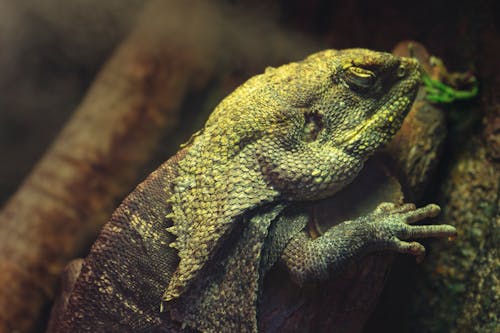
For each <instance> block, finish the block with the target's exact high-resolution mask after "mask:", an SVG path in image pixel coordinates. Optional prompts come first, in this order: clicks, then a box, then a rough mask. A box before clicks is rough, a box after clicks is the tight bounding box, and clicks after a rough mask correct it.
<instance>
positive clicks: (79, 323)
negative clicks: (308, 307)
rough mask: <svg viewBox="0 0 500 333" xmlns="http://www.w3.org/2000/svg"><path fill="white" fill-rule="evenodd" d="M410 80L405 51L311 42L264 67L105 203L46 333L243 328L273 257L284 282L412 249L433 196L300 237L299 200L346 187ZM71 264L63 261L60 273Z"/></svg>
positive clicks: (428, 232) (409, 93)
mask: <svg viewBox="0 0 500 333" xmlns="http://www.w3.org/2000/svg"><path fill="white" fill-rule="evenodd" d="M420 77H421V69H420V66H419V64H418V62H417V61H416V60H413V59H410V58H404V57H401V58H400V57H396V56H393V55H391V54H389V53H383V52H375V51H371V50H366V49H346V50H325V51H322V52H318V53H316V54H313V55H310V56H309V57H307V58H306V59H304V60H302V61H300V62H292V63H290V64H287V65H283V66H281V67H277V68H267V69H266V71H265V72H264V73H263V74H260V75H257V76H255V77H253V78H251V79H249V80H248V81H247V82H246V83H244V84H243V85H241V86H240V87H239V88H237V89H236V90H235V91H234V92H233V93H232V94H230V95H229V96H228V97H227V98H225V99H224V100H223V101H222V102H221V103H220V104H219V105H218V106H217V107H216V108H215V110H214V111H213V113H212V114H211V116H210V117H209V119H208V121H207V123H206V125H205V127H204V128H203V129H202V130H201V131H199V132H197V133H196V134H195V135H193V136H192V138H191V139H190V140H189V142H188V143H187V144H185V145H184V147H183V148H182V149H181V150H180V151H179V152H178V153H177V154H176V155H174V156H173V157H172V158H170V159H169V160H168V161H166V162H165V163H164V164H163V165H161V166H160V167H159V168H158V169H157V170H156V171H154V172H153V173H152V174H151V175H150V176H149V177H148V178H147V179H146V180H145V181H144V182H143V183H141V184H140V185H139V186H138V187H137V188H136V189H135V190H134V191H133V192H132V193H131V194H130V195H129V196H128V197H127V198H126V199H125V200H124V201H123V203H122V204H121V205H120V206H119V207H118V209H117V210H116V211H115V212H114V213H113V215H112V217H111V219H110V221H109V222H108V223H107V224H106V225H105V227H104V229H103V230H102V232H101V234H100V236H99V238H98V239H97V241H96V242H95V243H94V245H93V246H92V249H91V251H90V253H89V255H88V256H87V257H86V258H85V259H84V260H83V261H80V262H78V263H76V264H73V266H71V267H72V268H73V269H72V270H70V271H72V272H73V273H72V274H70V275H69V276H68V278H67V281H68V286H67V290H65V294H64V295H63V298H62V299H61V301H60V303H59V304H58V305H57V307H56V310H55V311H54V313H53V318H52V322H51V324H50V329H49V330H50V331H54V332H142V331H151V332H156V331H158V332H160V331H161V332H163V331H165V332H178V331H203V332H256V331H257V307H258V300H259V290H260V286H261V284H262V280H263V276H265V274H266V272H267V271H268V270H269V269H270V268H271V267H272V266H273V265H274V264H276V263H277V262H281V263H284V264H285V266H286V267H287V269H288V270H289V272H290V276H291V278H292V279H293V280H295V281H296V282H297V283H298V285H300V284H302V283H305V282H307V281H315V280H318V279H327V278H328V277H329V276H330V275H331V274H335V273H336V272H339V271H340V270H341V269H342V267H344V266H345V265H346V264H347V263H349V262H351V261H354V260H356V259H357V258H359V257H361V256H363V255H365V254H367V253H370V252H374V251H394V252H400V253H410V254H413V255H415V256H417V257H421V256H422V255H423V253H424V251H425V249H424V248H423V246H422V245H421V244H419V243H417V242H414V241H411V239H414V238H421V237H448V236H453V235H454V234H455V233H456V230H455V228H453V227H452V226H449V225H425V226H413V225H411V223H414V222H416V221H419V220H422V219H424V218H427V217H434V216H436V215H437V214H438V213H439V207H438V206H436V205H432V204H431V205H427V206H425V207H423V208H419V209H416V208H415V206H414V205H412V204H404V205H395V204H389V203H385V204H381V205H380V206H379V207H378V208H377V209H375V211H374V212H373V213H371V214H369V215H367V216H364V217H360V218H358V219H355V220H352V221H345V222H343V223H340V224H338V225H336V226H334V227H332V228H331V229H329V230H328V231H327V232H325V233H324V234H323V235H321V236H319V237H317V238H315V239H314V238H312V237H311V235H310V234H309V233H308V232H307V230H306V225H307V223H308V220H309V216H308V211H307V209H304V207H305V206H307V202H311V201H312V202H314V201H316V200H319V199H322V198H325V197H329V196H332V195H334V194H335V192H337V191H339V190H340V189H342V188H343V187H345V186H346V185H347V184H349V183H350V182H351V181H352V180H353V179H354V178H355V177H356V175H357V174H358V172H359V171H360V170H361V168H362V167H363V164H364V162H365V161H366V160H367V159H368V157H370V156H371V155H372V154H373V153H374V152H376V151H377V150H379V149H380V148H381V147H382V146H383V145H384V144H386V143H387V142H388V141H389V140H390V139H391V138H392V136H393V135H394V134H395V133H396V131H397V130H398V129H399V127H400V125H401V123H402V121H403V119H404V117H405V115H406V114H407V112H408V110H409V109H410V107H411V104H412V102H413V100H414V98H415V95H416V92H417V89H418V86H419V82H420ZM75 267H76V270H75V269H74V268H75Z"/></svg>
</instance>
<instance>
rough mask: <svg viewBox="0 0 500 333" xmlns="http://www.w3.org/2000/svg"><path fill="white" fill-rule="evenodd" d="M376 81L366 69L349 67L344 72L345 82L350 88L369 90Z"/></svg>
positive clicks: (373, 75) (372, 74) (373, 74)
mask: <svg viewBox="0 0 500 333" xmlns="http://www.w3.org/2000/svg"><path fill="white" fill-rule="evenodd" d="M375 80H376V76H375V73H373V72H372V71H370V70H368V69H364V68H361V67H355V66H351V67H349V68H347V71H346V81H347V83H348V84H349V86H350V87H351V88H362V89H366V88H370V87H372V86H373V85H374V83H375Z"/></svg>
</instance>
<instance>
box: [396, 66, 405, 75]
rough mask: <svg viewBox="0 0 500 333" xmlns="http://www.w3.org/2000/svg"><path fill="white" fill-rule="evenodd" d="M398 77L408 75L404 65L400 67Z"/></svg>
mask: <svg viewBox="0 0 500 333" xmlns="http://www.w3.org/2000/svg"><path fill="white" fill-rule="evenodd" d="M396 75H397V76H398V77H400V78H401V77H404V76H405V75H406V68H405V66H404V65H399V67H398V70H397V72H396Z"/></svg>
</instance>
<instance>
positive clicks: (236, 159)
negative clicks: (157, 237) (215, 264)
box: [163, 135, 277, 301]
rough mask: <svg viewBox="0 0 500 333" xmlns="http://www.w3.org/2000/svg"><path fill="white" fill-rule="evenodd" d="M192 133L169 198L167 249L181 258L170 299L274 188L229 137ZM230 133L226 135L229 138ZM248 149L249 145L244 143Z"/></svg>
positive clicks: (273, 193) (167, 296) (167, 294)
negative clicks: (170, 238) (170, 240)
mask: <svg viewBox="0 0 500 333" xmlns="http://www.w3.org/2000/svg"><path fill="white" fill-rule="evenodd" d="M209 137H210V136H207V137H205V136H204V135H201V136H199V137H197V138H196V139H195V141H194V143H193V145H192V146H191V147H190V149H189V152H188V154H187V155H186V157H185V158H184V159H183V160H182V161H180V162H179V176H178V177H177V179H176V180H175V181H174V194H173V195H172V196H171V198H170V204H171V207H172V213H171V214H170V215H169V217H170V218H171V219H172V221H173V226H172V227H170V228H168V230H167V231H168V232H170V233H172V234H173V235H175V236H176V240H175V242H173V243H171V244H170V246H171V247H172V248H175V249H177V251H178V256H179V258H180V262H179V265H178V268H177V270H176V271H175V272H174V275H173V276H172V279H171V280H170V283H169V285H168V287H167V290H166V292H165V294H164V297H163V298H164V300H166V301H169V300H172V299H175V298H177V297H178V296H180V295H181V294H182V293H183V291H184V290H185V288H186V286H187V285H188V283H189V282H190V281H191V280H192V279H194V278H195V277H196V275H197V273H198V272H199V271H200V270H201V269H202V268H203V267H204V265H205V263H206V262H207V261H208V260H209V259H210V258H211V257H212V255H213V254H214V252H215V251H216V250H217V248H218V247H219V246H220V243H221V241H222V240H223V239H224V238H225V237H226V236H227V235H228V234H229V232H230V231H231V230H232V229H233V227H234V224H235V222H236V219H237V218H238V216H239V215H241V214H242V213H243V212H245V211H246V210H248V209H249V208H253V207H255V206H257V205H259V204H261V203H262V202H269V201H271V200H272V199H273V198H274V197H275V196H276V195H277V192H276V191H274V190H272V189H267V188H266V183H265V182H264V181H261V182H260V183H259V179H260V178H261V177H260V176H259V175H260V170H259V169H258V165H257V164H256V163H255V158H254V157H252V156H251V154H245V153H242V154H238V153H237V151H236V149H235V148H234V146H231V145H232V144H234V143H231V142H229V141H228V140H230V139H228V137H226V139H223V140H210V139H208V138H209ZM230 137H231V136H229V138H230ZM246 149H247V150H251V149H250V147H246Z"/></svg>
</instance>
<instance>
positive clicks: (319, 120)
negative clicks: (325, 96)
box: [302, 111, 325, 142]
mask: <svg viewBox="0 0 500 333" xmlns="http://www.w3.org/2000/svg"><path fill="white" fill-rule="evenodd" d="M304 120H305V122H304V128H303V131H302V140H303V141H305V142H312V141H315V140H316V139H317V137H318V134H319V132H320V131H321V130H322V129H323V128H324V127H325V124H324V121H323V115H321V114H319V113H318V112H315V111H309V112H306V113H304Z"/></svg>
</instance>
